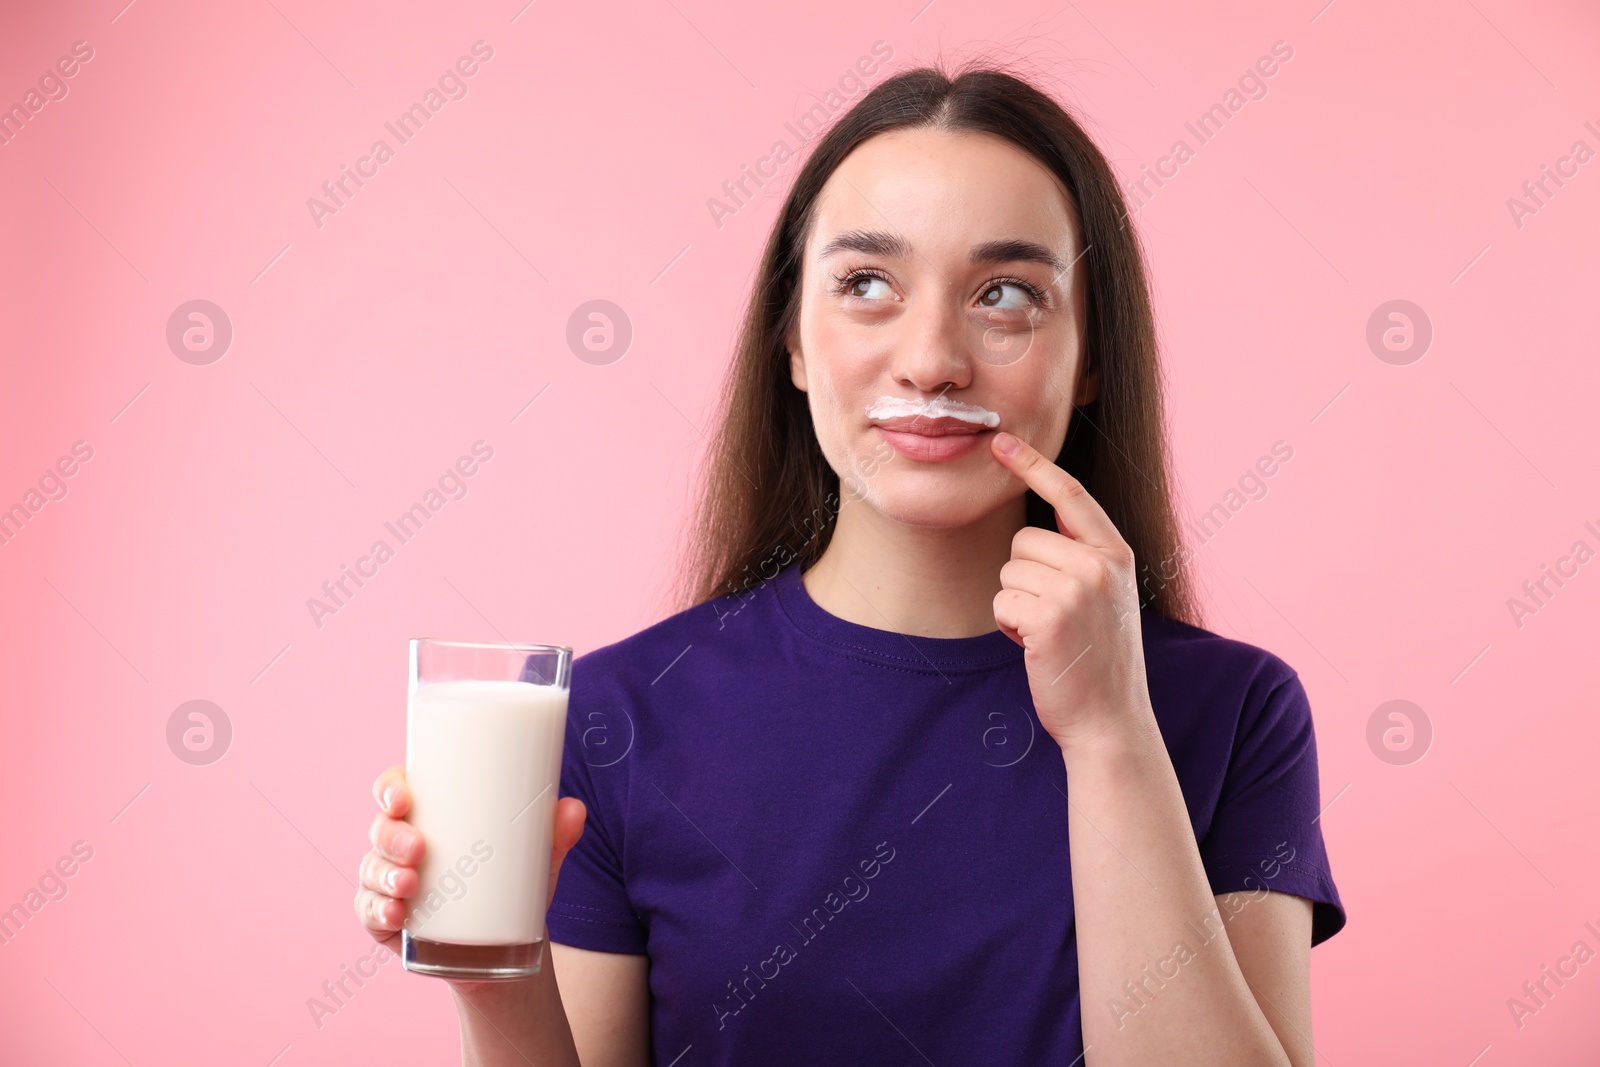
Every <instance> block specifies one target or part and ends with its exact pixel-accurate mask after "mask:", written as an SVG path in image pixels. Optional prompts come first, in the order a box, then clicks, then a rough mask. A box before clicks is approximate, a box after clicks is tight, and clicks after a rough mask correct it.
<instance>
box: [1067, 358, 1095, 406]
mask: <svg viewBox="0 0 1600 1067" xmlns="http://www.w3.org/2000/svg"><path fill="white" fill-rule="evenodd" d="M1099 395H1100V369H1099V368H1098V367H1091V368H1090V369H1089V370H1088V371H1086V372H1085V373H1084V375H1083V376H1082V377H1081V378H1079V379H1078V393H1077V395H1076V396H1075V397H1073V398H1072V406H1073V407H1082V406H1083V405H1084V404H1088V403H1092V402H1093V401H1094V400H1095V398H1096V397H1098V396H1099Z"/></svg>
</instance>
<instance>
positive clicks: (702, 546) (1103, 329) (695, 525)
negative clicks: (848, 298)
mask: <svg viewBox="0 0 1600 1067" xmlns="http://www.w3.org/2000/svg"><path fill="white" fill-rule="evenodd" d="M920 128H935V129H939V130H945V131H951V132H956V131H974V132H983V133H989V134H993V135H996V136H999V137H1003V138H1005V139H1006V140H1008V141H1010V142H1011V143H1012V144H1014V145H1016V146H1017V147H1018V148H1020V149H1021V150H1022V151H1024V152H1027V153H1028V154H1029V155H1031V156H1032V157H1034V158H1035V159H1037V160H1039V162H1040V163H1042V164H1043V165H1044V166H1045V167H1047V168H1048V169H1049V170H1050V171H1051V173H1053V174H1055V176H1056V177H1057V178H1058V179H1060V181H1061V184H1062V185H1063V186H1065V187H1066V190H1067V192H1068V194H1069V195H1070V196H1071V198H1072V201H1073V203H1074V206H1075V207H1076V209H1077V213H1078V224H1079V226H1080V228H1081V231H1082V236H1083V241H1084V245H1085V248H1086V252H1085V253H1084V254H1083V256H1082V259H1081V260H1080V261H1079V262H1080V263H1081V265H1082V268H1083V269H1084V270H1085V272H1086V277H1085V282H1086V284H1087V294H1086V295H1087V298H1088V299H1087V309H1088V321H1087V332H1086V335H1085V339H1086V355H1085V373H1087V371H1088V370H1089V369H1097V370H1098V372H1099V378H1100V385H1099V392H1098V395H1097V396H1096V398H1095V399H1094V400H1093V401H1091V402H1089V403H1087V404H1083V405H1080V406H1078V407H1076V408H1075V410H1074V412H1073V415H1072V418H1071V420H1070V423H1069V426H1068V429H1067V437H1066V441H1065V442H1064V443H1063V445H1062V448H1061V453H1060V455H1059V456H1057V457H1056V463H1057V464H1058V465H1059V466H1061V467H1063V468H1064V469H1066V470H1067V471H1068V472H1070V473H1071V474H1072V475H1073V476H1074V477H1076V478H1077V479H1078V480H1079V481H1081V482H1082V483H1083V484H1084V486H1085V488H1087V489H1088V491H1089V493H1090V494H1091V495H1092V496H1093V497H1094V499H1095V500H1097V501H1098V502H1099V503H1100V505H1101V506H1102V507H1103V508H1104V509H1105V511H1106V514H1107V515H1109V516H1110V517H1111V521H1112V522H1113V523H1115V524H1116V527H1117V530H1118V531H1119V532H1120V533H1121V534H1122V537H1123V539H1124V540H1126V541H1127V542H1128V544H1129V546H1130V547H1132V548H1133V551H1134V557H1135V560H1136V561H1137V566H1138V571H1139V598H1140V604H1141V606H1142V607H1145V608H1147V609H1149V610H1150V611H1153V612H1155V613H1157V614H1160V615H1164V616H1167V617H1168V618H1173V619H1178V620H1180V621H1183V622H1188V623H1191V624H1192V625H1196V626H1198V625H1202V623H1201V622H1200V614H1199V610H1198V605H1197V603H1196V602H1195V599H1194V591H1193V586H1192V583H1191V579H1190V575H1189V571H1188V569H1187V568H1186V567H1185V566H1184V563H1185V560H1186V559H1187V553H1185V552H1184V550H1183V548H1182V545H1181V543H1180V539H1179V533H1178V524H1177V521H1176V519H1175V517H1174V514H1173V508H1172V501H1171V498H1170V491H1169V479H1168V463H1167V444H1166V432H1165V424H1164V420H1163V416H1162V379H1161V371H1160V366H1159V362H1158V358H1157V346H1156V336H1155V324H1154V321H1153V319H1152V316H1151V309H1150V297H1149V292H1148V290H1147V288H1146V282H1145V270H1144V259H1143V255H1142V253H1141V251H1140V247H1139V243H1138V238H1137V236H1136V235H1135V234H1134V231H1133V229H1132V227H1131V226H1130V225H1129V224H1128V221H1127V209H1126V205H1125V202H1124V200H1123V197H1122V191H1121V190H1120V189H1119V188H1118V186H1117V181H1116V177H1115V175H1114V174H1113V173H1112V170H1111V167H1110V165H1109V164H1108V163H1107V162H1106V159H1105V157H1104V156H1103V155H1102V154H1101V153H1100V150H1099V148H1097V147H1096V146H1095V144H1094V142H1093V141H1092V140H1091V139H1090V138H1089V135H1088V134H1087V133H1085V132H1084V130H1083V128H1082V127H1081V126H1079V124H1078V122H1077V121H1076V120H1075V119H1074V118H1073V116H1072V115H1071V114H1069V113H1068V112H1067V110H1066V109H1064V108H1063V107H1062V106H1061V105H1060V104H1058V103H1057V102H1056V101H1055V100H1053V99H1052V98H1050V97H1049V96H1047V95H1046V94H1044V93H1043V92H1041V91H1039V90H1038V89H1036V88H1034V87H1033V86H1032V85H1031V84H1029V83H1028V82H1026V81H1024V80H1022V79H1020V78H1018V77H1016V76H1013V75H1012V74H1009V73H1006V72H1005V71H1003V70H1000V69H998V68H997V67H995V66H993V65H990V64H988V63H983V64H977V63H974V64H969V65H968V66H966V67H965V68H964V69H962V70H961V71H959V72H958V73H957V74H956V76H955V77H951V76H949V75H947V74H945V73H944V72H943V71H941V70H939V69H936V68H934V67H919V68H916V69H913V70H907V71H904V72H902V73H900V74H897V75H895V76H893V77H891V78H888V79H886V80H885V81H883V82H882V83H881V84H879V85H878V86H877V87H876V88H874V89H873V90H872V91H871V92H869V93H868V94H867V95H866V96H865V97H863V98H862V99H861V101H860V102H859V103H857V104H856V105H855V106H854V107H852V108H851V109H850V110H849V111H848V112H846V113H845V114H844V115H842V116H841V117H840V118H839V120H838V122H836V123H835V124H834V125H833V126H832V127H831V128H830V129H829V130H828V132H827V134H826V135H824V136H823V137H822V139H821V140H820V141H819V142H818V144H817V146H816V149H815V150H814V151H813V152H812V153H811V155H810V157H809V158H808V159H807V160H806V162H805V164H804V166H803V167H801V169H800V172H799V174H798V175H797V176H796V177H795V181H794V185H793V187H792V188H791V189H790V190H789V194H788V196H787V198H786V199H785V200H784V202H783V208H782V210H781V211H780V212H779V214H778V218H777V221H776V222H775V223H774V224H773V228H772V232H771V234H770V235H769V237H768V239H767V245H766V250H765V252H764V253H763V254H762V257H761V269H760V274H759V275H758V277H757V278H756V282H755V287H754V290H753V291H752V293H751V297H750V302H749V304H748V306H747V308H746V311H745V316H744V321H743V325H742V327H741V330H740V339H739V343H738V347H737V351H736V353H735V356H734V363H733V367H732V368H731V370H730V372H729V374H728V377H727V378H726V380H725V381H724V383H723V388H722V393H721V396H720V398H719V417H718V419H717V421H716V426H715V429H714V430H713V432H712V434H711V436H710V443H709V448H708V450H707V453H706V460H705V465H704V468H703V474H702V488H701V494H702V497H701V501H700V507H699V510H698V511H697V512H696V513H695V514H694V515H692V516H691V521H690V523H689V524H688V527H687V529H688V531H689V533H688V540H687V544H681V545H680V553H681V556H682V560H683V565H682V569H681V572H680V574H679V578H678V593H677V595H678V604H679V605H680V606H681V607H692V606H693V605H695V604H699V603H702V602H704V601H706V600H710V599H712V598H714V597H717V596H721V595H723V594H727V593H733V592H741V593H742V592H745V591H747V590H754V589H756V588H758V587H759V586H760V585H761V584H762V583H764V582H765V581H767V580H769V579H771V578H772V577H773V576H774V575H775V574H776V573H777V571H778V570H779V569H781V568H783V567H785V566H787V565H790V564H792V563H798V565H799V566H800V567H801V568H802V569H808V568H809V567H810V566H811V565H812V564H813V563H815V562H816V561H817V559H818V558H820V557H821V555H822V552H823V550H824V549H825V548H827V545H828V540H829V538H830V536H831V535H832V532H833V523H832V520H833V518H834V516H835V514H836V513H837V511H838V508H839V503H840V501H839V491H840V490H839V476H838V475H837V474H836V473H835V472H834V471H833V469H832V468H831V467H829V465H828V463H827V460H826V459H825V458H824V456H823V454H822V449H821V447H820V446H819V445H818V443H817V437H816V432H815V430H814V428H813V426H812V422H811V413H810V409H809V408H808V406H807V404H806V397H805V394H804V393H803V392H801V391H800V390H799V389H797V388H795V386H794V383H793V382H792V381H791V380H790V377H789V361H788V352H787V350H786V348H785V344H784V340H785V336H786V335H787V333H788V332H789V329H790V327H791V326H792V325H793V323H794V320H795V318H796V316H797V315H798V313H799V310H800V292H801V287H800V285H799V281H800V277H801V260H802V256H803V252H804V247H805V240H806V237H807V235H808V234H809V232H810V228H811V225H812V219H813V209H814V206H815V204H816V200H817V196H818V195H819V194H820V193H821V191H822V187H823V185H824V183H826V182H827V180H828V178H829V176H831V175H832V174H833V171H834V169H835V168H836V167H838V165H839V164H840V163H841V162H842V161H843V160H844V158H845V157H846V156H847V155H849V154H850V152H851V151H852V150H853V149H855V147H856V146H857V145H859V144H861V143H862V142H863V141H865V140H867V139H868V138H870V137H873V136H876V135H877V134H880V133H886V132H888V131H891V130H900V129H920ZM1075 269H1076V267H1075ZM1027 496H1028V500H1027V516H1028V520H1027V521H1028V524H1029V525H1032V526H1042V527H1044V528H1045V529H1049V530H1054V529H1055V528H1056V527H1055V520H1054V512H1053V510H1052V509H1051V507H1050V506H1049V505H1047V504H1045V502H1044V501H1043V500H1042V499H1041V498H1040V497H1039V496H1038V494H1036V493H1034V492H1033V491H1032V490H1031V489H1030V490H1028V492H1027Z"/></svg>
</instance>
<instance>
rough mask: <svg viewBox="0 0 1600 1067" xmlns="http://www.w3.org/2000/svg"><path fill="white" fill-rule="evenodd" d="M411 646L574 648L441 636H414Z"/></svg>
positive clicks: (509, 649) (529, 649) (519, 649)
mask: <svg viewBox="0 0 1600 1067" xmlns="http://www.w3.org/2000/svg"><path fill="white" fill-rule="evenodd" d="M410 641H411V647H412V648H416V647H418V646H419V645H436V646H439V647H442V648H482V649H488V650H490V651H494V652H565V653H566V654H567V655H568V656H571V655H572V649H571V648H569V647H567V646H566V645H522V644H514V643H512V642H509V641H449V640H446V639H444V638H440V637H413V638H411V639H410Z"/></svg>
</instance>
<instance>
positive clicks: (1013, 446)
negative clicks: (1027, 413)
mask: <svg viewBox="0 0 1600 1067" xmlns="http://www.w3.org/2000/svg"><path fill="white" fill-rule="evenodd" d="M1017 441H1018V438H1017V437H1016V436H1014V435H1012V434H1009V433H1006V432H1005V431H1004V430H1001V431H1000V432H999V433H997V434H995V435H994V447H995V450H996V451H997V452H999V453H1001V454H1002V455H1007V456H1009V455H1010V454H1011V453H1013V452H1015V451H1016V450H1017Z"/></svg>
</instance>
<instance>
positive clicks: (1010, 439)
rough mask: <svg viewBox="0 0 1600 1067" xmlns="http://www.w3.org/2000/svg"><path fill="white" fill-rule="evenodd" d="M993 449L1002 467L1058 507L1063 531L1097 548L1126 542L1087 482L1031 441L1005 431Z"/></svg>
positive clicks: (991, 446)
mask: <svg viewBox="0 0 1600 1067" xmlns="http://www.w3.org/2000/svg"><path fill="white" fill-rule="evenodd" d="M990 451H991V452H993V454H994V456H995V458H996V459H998V460H999V461H1000V465H1001V466H1002V467H1005V468H1006V469H1007V470H1009V471H1010V472H1011V473H1013V474H1015V475H1016V476H1017V477H1018V478H1021V479H1022V481H1023V483H1024V484H1025V485H1027V487H1028V488H1029V489H1032V490H1033V491H1034V492H1035V493H1038V494H1039V496H1040V497H1042V498H1043V499H1044V500H1045V502H1046V503H1048V504H1049V505H1050V506H1051V507H1053V508H1055V509H1056V525H1057V526H1058V527H1060V528H1061V532H1062V533H1064V534H1066V535H1067V536H1068V537H1071V538H1072V539H1073V540H1074V541H1081V542H1083V543H1084V544H1086V545H1094V546H1095V547H1097V548H1113V547H1115V546H1117V545H1120V544H1121V543H1122V535H1121V534H1120V533H1118V532H1117V527H1116V524H1115V523H1113V522H1112V521H1111V516H1109V515H1107V514H1106V513H1105V509H1104V508H1102V507H1101V506H1100V502H1099V501H1097V500H1096V499H1095V498H1094V497H1092V496H1090V495H1089V490H1087V489H1085V488H1084V486H1083V483H1082V482H1080V481H1078V479H1076V478H1074V477H1073V476H1072V475H1070V474H1068V473H1067V472H1066V471H1064V470H1062V469H1061V468H1060V467H1058V466H1056V465H1055V464H1054V463H1052V462H1051V461H1050V460H1048V459H1046V458H1045V457H1044V455H1043V454H1042V453H1040V452H1039V450H1038V449H1036V448H1034V447H1033V446H1032V445H1030V444H1029V443H1028V442H1026V441H1024V440H1023V439H1022V438H1020V437H1018V436H1017V435H1016V434H1010V433H1006V432H1005V431H1004V430H1001V431H1000V432H998V433H996V434H995V435H994V440H993V441H992V442H991V443H990Z"/></svg>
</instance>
